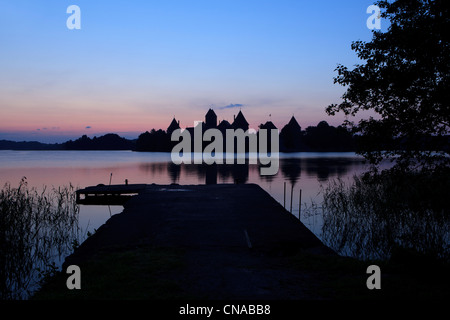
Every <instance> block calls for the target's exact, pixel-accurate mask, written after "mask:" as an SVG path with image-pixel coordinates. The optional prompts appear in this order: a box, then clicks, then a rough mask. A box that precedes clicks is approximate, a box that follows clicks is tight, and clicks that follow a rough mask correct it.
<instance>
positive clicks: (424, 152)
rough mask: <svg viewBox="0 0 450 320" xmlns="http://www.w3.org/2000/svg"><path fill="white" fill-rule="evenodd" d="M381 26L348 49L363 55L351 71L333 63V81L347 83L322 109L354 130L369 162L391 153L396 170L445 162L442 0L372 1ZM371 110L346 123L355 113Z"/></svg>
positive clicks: (448, 89)
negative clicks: (336, 98) (339, 98)
mask: <svg viewBox="0 0 450 320" xmlns="http://www.w3.org/2000/svg"><path fill="white" fill-rule="evenodd" d="M377 5H378V6H379V7H380V9H381V10H382V13H381V17H382V18H386V19H388V20H389V22H390V25H389V28H388V29H387V31H385V32H382V31H380V30H375V31H373V36H372V40H371V41H370V42H362V41H355V42H353V43H352V50H353V51H355V52H356V53H357V56H358V57H359V58H360V59H361V60H363V61H365V63H364V64H358V65H356V66H355V67H354V69H353V70H349V69H348V68H347V67H345V66H342V65H338V67H337V68H336V71H337V73H338V76H337V77H335V78H334V82H335V83H338V84H340V85H342V86H344V87H347V90H346V92H345V93H344V95H343V96H342V100H343V101H342V102H341V103H340V104H332V105H330V106H328V107H327V109H326V112H327V113H328V114H329V115H335V114H336V113H337V112H343V113H344V114H345V115H346V118H347V120H346V121H345V123H344V124H345V125H346V126H348V127H350V128H351V129H352V131H353V133H354V134H356V135H358V136H360V139H359V141H360V143H359V144H358V145H359V149H358V152H359V153H360V154H362V155H364V156H365V157H366V159H367V160H369V162H370V163H371V164H373V165H374V167H375V168H376V167H377V165H379V164H380V162H381V161H382V160H383V159H390V160H393V159H395V166H394V167H395V168H399V169H401V170H402V171H408V170H424V169H425V170H427V169H429V170H436V169H438V168H448V167H449V128H450V108H449V101H450V72H449V68H450V60H449V59H450V48H449V33H448V30H450V23H449V14H448V13H449V12H448V8H449V6H448V3H445V1H444V0H434V1H433V0H397V1H393V2H392V1H379V2H378V3H377ZM367 110H369V111H372V112H373V116H371V117H369V118H363V119H362V120H359V122H358V123H355V122H354V121H351V120H349V119H351V118H350V117H351V116H356V114H358V113H359V114H360V113H361V112H362V111H367Z"/></svg>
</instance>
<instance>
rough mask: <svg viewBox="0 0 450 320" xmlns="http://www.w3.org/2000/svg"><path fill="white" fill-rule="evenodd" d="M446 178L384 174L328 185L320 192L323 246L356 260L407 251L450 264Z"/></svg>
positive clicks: (447, 187) (334, 182) (378, 257)
mask: <svg viewBox="0 0 450 320" xmlns="http://www.w3.org/2000/svg"><path fill="white" fill-rule="evenodd" d="M449 182H450V180H449V179H448V176H447V177H445V176H430V175H421V174H408V175H397V174H392V173H391V174H389V175H383V176H378V177H377V178H376V179H375V178H370V177H357V176H355V177H354V178H353V181H349V182H345V181H342V180H340V179H337V180H334V181H332V182H330V183H329V184H328V185H327V186H326V187H325V188H324V190H323V196H324V202H323V206H322V209H323V219H324V220H323V223H324V224H323V234H322V239H323V241H324V242H325V243H326V244H327V245H328V246H330V247H331V248H333V249H334V250H335V251H337V252H338V253H339V254H342V255H348V256H353V257H356V258H359V259H363V260H364V259H381V260H386V259H389V258H391V257H392V254H393V253H394V252H398V250H405V249H406V250H410V251H411V252H412V251H414V252H415V253H419V254H422V255H426V256H428V257H432V258H435V259H439V260H445V261H446V262H448V261H449V253H450V246H449V243H450V236H449V226H450V219H449V218H450V214H449V208H450V206H449V205H448V200H449V199H448V190H450V189H449Z"/></svg>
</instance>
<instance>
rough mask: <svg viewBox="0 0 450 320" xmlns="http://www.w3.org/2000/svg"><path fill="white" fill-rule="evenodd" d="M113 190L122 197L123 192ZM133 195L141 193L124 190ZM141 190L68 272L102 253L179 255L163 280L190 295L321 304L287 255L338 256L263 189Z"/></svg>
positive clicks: (85, 244)
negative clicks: (166, 252)
mask: <svg viewBox="0 0 450 320" xmlns="http://www.w3.org/2000/svg"><path fill="white" fill-rule="evenodd" d="M112 189H113V191H115V192H116V195H117V194H119V193H120V188H119V187H117V186H114V187H113V188H112ZM130 189H131V190H132V191H133V192H135V191H136V188H134V187H133V186H132V185H131V186H126V187H125V190H127V192H128V191H130ZM138 189H139V190H137V192H138V195H135V196H133V197H131V198H130V199H129V200H128V201H127V202H126V203H125V204H124V210H123V212H122V213H120V214H116V215H113V216H112V217H111V218H110V219H109V220H108V221H107V222H106V223H105V224H104V225H102V226H101V227H100V228H99V229H98V230H97V231H96V232H95V233H94V234H93V235H92V236H90V237H88V238H87V239H86V241H84V242H83V243H82V244H81V245H80V246H79V247H78V248H77V249H76V250H75V251H74V253H73V254H72V255H71V256H69V257H67V258H66V261H65V265H64V266H63V268H64V267H66V266H68V265H71V264H75V265H83V264H84V263H87V262H89V261H92V260H93V259H94V260H95V257H96V256H97V255H98V253H99V252H114V251H117V250H122V251H126V250H135V249H136V248H144V249H145V248H147V249H148V250H154V249H161V248H163V249H175V250H180V252H183V260H184V261H183V267H182V268H179V269H178V270H177V271H176V272H172V273H170V272H169V273H164V272H161V277H167V278H168V279H169V280H170V281H174V282H175V283H177V285H178V289H177V290H180V291H182V292H183V293H185V294H186V295H188V296H190V297H202V298H208V299H299V298H308V299H309V298H317V297H316V296H314V285H315V283H314V276H313V275H312V274H309V273H304V272H297V271H296V270H294V269H292V268H291V266H289V265H288V264H287V262H286V261H287V260H286V257H288V256H290V255H293V254H295V253H297V252H307V253H308V254H317V255H334V254H335V253H334V252H333V251H332V250H331V249H329V248H328V247H326V246H325V245H324V244H323V243H322V242H321V241H320V240H319V239H318V238H317V237H316V236H315V235H314V234H313V233H312V232H311V231H310V230H309V229H308V228H306V227H305V226H304V225H303V224H302V223H301V222H300V221H299V220H298V219H297V218H296V217H294V216H293V215H292V214H290V213H289V212H288V211H286V210H285V208H283V206H282V205H280V204H279V203H278V202H277V201H276V200H275V199H273V198H272V197H271V196H270V195H269V194H268V193H267V192H266V191H264V190H263V189H262V188H261V187H260V186H258V185H256V184H218V185H155V184H152V185H139V187H138ZM86 190H88V191H89V192H91V194H96V195H95V196H97V197H98V196H101V195H99V194H100V193H101V192H100V191H103V192H104V193H108V192H109V191H108V187H106V186H100V187H99V188H98V190H97V191H98V193H96V192H95V191H96V189H95V187H90V188H86V189H85V190H84V191H86ZM81 193H83V190H81ZM85 193H86V194H87V192H85ZM105 199H106V198H105ZM144 279H145V277H144ZM143 281H145V280H143ZM318 298H320V297H318Z"/></svg>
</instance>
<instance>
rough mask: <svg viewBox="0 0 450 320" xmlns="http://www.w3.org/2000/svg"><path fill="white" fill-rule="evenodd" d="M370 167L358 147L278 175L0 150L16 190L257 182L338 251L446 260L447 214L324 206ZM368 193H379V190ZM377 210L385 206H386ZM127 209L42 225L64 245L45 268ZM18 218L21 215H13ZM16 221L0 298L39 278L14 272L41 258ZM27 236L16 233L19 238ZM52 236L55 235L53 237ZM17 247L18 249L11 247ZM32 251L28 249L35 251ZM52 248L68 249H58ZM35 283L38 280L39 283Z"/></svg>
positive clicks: (299, 160)
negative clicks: (335, 189) (401, 250)
mask: <svg viewBox="0 0 450 320" xmlns="http://www.w3.org/2000/svg"><path fill="white" fill-rule="evenodd" d="M386 166H388V164H386ZM368 169H369V167H368V165H367V164H365V163H364V159H363V158H362V157H360V156H358V155H356V154H354V153H292V154H280V162H279V170H278V173H277V174H276V175H273V176H264V175H261V174H260V165H259V164H243V165H237V164H235V165H195V164H189V165H185V164H182V165H175V164H174V163H173V162H172V161H171V157H170V153H151V152H147V153H145V152H143V153H140V152H132V151H0V184H1V185H2V186H4V185H5V184H7V183H9V184H10V186H11V187H12V188H17V187H18V186H19V185H20V182H21V180H22V179H23V178H24V177H26V181H27V184H28V188H35V189H36V190H38V191H42V190H44V188H46V189H47V190H51V189H52V188H53V187H55V188H56V189H58V188H59V187H64V186H69V185H72V186H74V187H75V188H85V187H88V186H95V185H98V184H105V185H108V184H110V183H111V184H123V183H125V180H127V181H128V183H130V184H152V183H155V184H172V183H176V184H180V185H187V184H209V183H255V184H258V185H260V186H261V187H262V188H263V189H264V190H265V191H267V192H268V193H269V194H270V195H271V196H272V197H273V198H274V199H275V200H276V201H278V202H279V203H280V204H281V205H282V206H284V207H285V208H286V210H288V211H290V212H291V213H292V214H293V215H294V216H295V217H297V218H299V219H300V221H301V222H302V223H303V224H304V225H305V226H306V227H307V228H309V229H310V230H311V231H312V232H313V233H314V234H315V235H316V236H317V237H318V238H319V239H321V240H322V241H323V242H324V244H325V245H327V246H329V247H330V248H332V249H333V250H335V251H336V252H337V253H338V254H340V255H344V256H351V257H355V258H358V259H363V260H365V259H388V258H389V256H390V254H391V252H392V248H393V247H395V246H402V247H406V248H413V249H415V250H418V251H420V252H427V251H429V252H435V251H436V252H439V255H440V256H441V257H444V259H448V256H449V252H450V245H449V244H450V233H449V227H450V223H449V220H448V218H447V216H445V215H444V216H442V215H439V214H438V215H437V216H435V215H434V214H429V212H428V211H425V212H419V213H417V212H414V211H411V210H409V209H406V210H401V211H398V210H394V212H388V211H386V212H382V214H374V213H373V212H372V211H371V209H369V210H365V209H360V208H359V207H358V208H356V209H355V208H353V209H352V210H351V211H346V210H340V209H338V210H334V213H332V214H329V212H330V211H329V210H328V209H326V210H322V208H321V205H322V200H323V193H322V190H323V189H322V188H325V187H327V186H328V184H329V183H333V182H335V181H337V180H339V181H343V182H344V183H346V184H347V186H349V185H353V183H354V180H353V177H354V176H355V175H359V174H361V173H363V172H366V171H367V170H368ZM61 190H64V188H62V189H61ZM70 194H73V192H70ZM371 194H373V195H375V196H377V195H378V194H377V191H374V192H373V193H371ZM291 195H292V196H291ZM300 195H301V200H300ZM370 198H372V197H371V195H369V196H368V198H367V199H362V200H363V201H362V204H363V206H364V205H365V204H366V203H369V201H370V200H369V199H370ZM250 201H251V200H250ZM372 209H373V208H372ZM380 209H381V211H383V210H385V208H384V207H381V208H380ZM19 210H20V209H19ZM122 210H123V207H122V206H80V207H79V215H77V217H78V220H77V221H76V224H77V227H76V228H75V230H76V231H75V233H76V234H74V233H73V230H74V229H73V227H72V226H73V224H72V225H71V224H70V223H69V224H67V225H68V226H69V228H72V229H68V228H67V227H64V228H56V227H55V226H54V225H53V223H52V222H51V223H49V224H47V225H44V227H43V228H42V230H43V232H44V235H45V236H47V237H48V239H56V241H57V243H59V245H61V246H63V247H64V248H65V249H64V250H65V251H59V250H60V249H59V247H58V248H57V249H53V247H51V248H50V251H48V250H47V249H46V248H47V247H49V246H48V245H47V246H46V247H45V246H44V247H45V248H44V250H45V251H43V252H44V253H45V254H47V256H49V257H50V256H51V257H52V258H46V259H44V260H45V261H44V260H43V261H39V262H40V263H41V265H42V266H43V267H45V268H47V269H46V270H47V271H49V270H50V271H51V270H52V268H50V269H49V268H48V264H49V260H50V261H51V263H55V264H54V266H55V267H56V268H58V267H59V268H60V267H61V265H62V262H63V261H64V259H65V256H66V255H67V254H70V251H71V250H72V247H71V246H72V245H73V242H74V239H76V240H77V241H76V243H79V242H81V241H83V240H84V239H85V238H86V237H87V236H88V235H89V233H94V232H95V230H96V229H98V228H99V227H100V226H101V225H102V224H104V223H105V222H106V221H107V220H108V219H109V218H110V217H111V216H112V215H114V214H117V213H120V212H122ZM387 210H388V209H387ZM343 211H344V212H343ZM13 216H17V215H15V214H13ZM46 221H47V220H46ZM48 221H50V220H48ZM66 222H67V221H60V225H63V226H64V225H65V223H66ZM19 224H20V223H19ZM8 226H9V229H8ZM16 226H17V223H12V225H11V223H9V225H8V224H6V229H7V230H8V232H10V233H11V234H13V235H11V236H9V238H10V240H11V239H14V241H13V242H11V243H10V244H9V245H8V248H9V247H12V248H11V250H9V251H10V252H9V253H8V255H9V256H11V255H13V256H14V255H16V256H17V257H18V258H17V263H18V266H13V267H11V268H10V269H11V270H10V271H9V272H10V274H18V277H17V278H16V280H14V279H13V280H10V281H9V284H8V283H6V287H5V285H4V284H2V283H0V286H2V285H3V287H1V288H0V291H1V292H0V298H1V294H3V295H6V297H7V298H11V297H13V298H17V297H19V298H26V297H27V296H28V294H29V292H30V291H32V290H33V288H35V287H33V285H32V283H33V282H30V281H29V278H32V279H38V278H39V272H38V269H37V268H36V267H34V268H32V267H30V266H29V268H32V269H31V270H30V269H25V270H23V272H22V273H21V274H19V273H17V272H16V270H17V268H18V267H20V266H23V265H25V264H24V261H35V262H33V264H36V260H34V257H33V256H31V255H30V256H29V257H24V256H23V254H22V251H23V250H21V249H20V248H22V247H21V245H23V244H22V243H25V246H29V245H28V242H29V241H28V240H27V238H29V237H28V236H25V240H23V241H22V242H21V241H17V239H19V238H17V236H16V235H14V234H15V233H16V229H18V228H17V227H16ZM67 230H72V231H67ZM25 233H27V234H28V233H29V232H25ZM22 234H23V233H22ZM22 234H20V233H19V234H18V235H19V237H20V239H21V240H22ZM53 234H54V235H55V236H56V237H53ZM30 237H32V235H31V236H30ZM61 239H62V240H61ZM64 239H66V240H64ZM78 239H79V240H80V241H78ZM11 241H12V240H11ZM27 241H28V242H27ZM32 241H34V240H31V242H32ZM52 241H53V240H52ZM44 242H45V241H44ZM32 245H33V244H31V246H32ZM13 247H18V248H19V249H17V250H15V251H14V248H13ZM32 251H33V250H31V252H30V253H29V254H32ZM54 251H58V252H64V253H62V254H61V253H59V254H57V255H56V254H55V252H54ZM2 258H3V257H2ZM24 259H26V260H24ZM41 260H42V259H41ZM9 265H10V264H7V265H5V266H6V267H7V266H9ZM7 274H8V272H7ZM19 282H20V283H21V282H24V283H29V284H30V285H28V286H27V287H26V290H24V289H22V288H17V291H18V292H13V293H12V294H11V291H10V289H9V286H13V287H14V285H16V287H17V283H19ZM35 282H36V283H38V281H35ZM5 292H6V293H5Z"/></svg>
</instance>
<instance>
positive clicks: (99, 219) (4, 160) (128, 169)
mask: <svg viewBox="0 0 450 320" xmlns="http://www.w3.org/2000/svg"><path fill="white" fill-rule="evenodd" d="M362 160H363V159H362V158H361V157H360V156H357V155H355V154H354V153H294V154H280V165H279V171H278V173H277V174H276V175H274V176H261V175H260V170H259V166H258V165H218V166H217V167H212V166H206V165H203V166H202V165H180V166H177V165H175V164H173V163H172V161H171V158H170V153H139V152H131V151H0V184H1V185H2V186H3V185H4V184H5V183H6V182H9V183H11V185H12V186H17V185H18V184H19V181H20V180H21V179H22V177H26V178H27V181H28V185H29V186H30V187H36V188H42V187H43V186H44V185H45V186H47V187H51V186H56V187H58V186H63V185H69V183H71V184H72V185H74V186H75V187H79V188H84V187H87V186H92V185H97V184H99V183H103V184H109V183H110V180H111V183H112V184H120V183H124V181H125V179H127V180H128V182H129V183H147V184H150V183H156V184H170V183H178V184H205V183H206V182H209V181H215V182H217V183H234V182H235V181H240V182H247V183H256V184H258V185H260V186H261V187H262V188H263V189H264V190H266V191H267V192H268V193H269V194H270V195H271V196H272V197H273V198H274V199H276V200H277V201H278V202H279V203H281V204H282V205H285V207H286V209H287V210H289V211H292V214H294V215H295V216H297V217H298V216H299V196H300V189H301V190H302V191H301V208H307V207H308V206H309V205H310V204H311V203H312V202H315V203H320V201H321V196H320V194H319V192H320V187H321V185H322V184H326V183H327V181H328V180H329V179H333V178H336V177H340V178H342V179H347V178H351V177H352V176H353V175H354V174H358V173H360V172H363V171H365V169H367V168H366V165H364V164H363V161H362ZM285 184H286V196H285V193H284V188H285ZM291 190H292V194H293V197H292V210H291ZM121 211H122V207H120V206H110V207H108V206H82V207H81V210H80V227H81V228H82V229H83V230H85V231H86V232H87V231H90V232H93V231H94V229H97V228H98V227H100V226H101V225H102V224H103V223H104V222H105V221H106V220H107V219H108V218H109V217H110V216H111V215H112V214H115V213H120V212H121ZM300 211H301V212H303V211H304V210H302V209H300ZM300 220H301V221H302V222H303V223H304V224H305V225H306V226H307V227H308V228H309V229H310V230H312V231H313V232H314V233H315V234H316V235H317V236H319V238H320V236H321V219H320V217H318V216H312V217H307V216H304V215H300Z"/></svg>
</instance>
